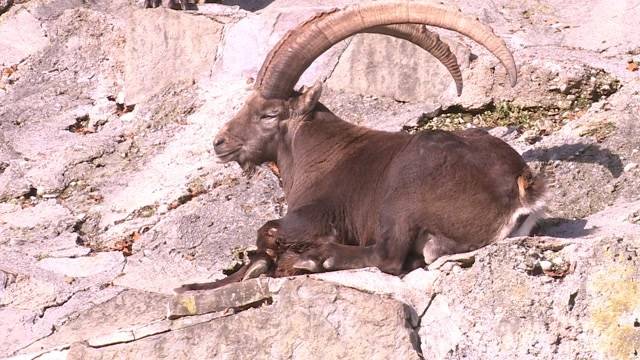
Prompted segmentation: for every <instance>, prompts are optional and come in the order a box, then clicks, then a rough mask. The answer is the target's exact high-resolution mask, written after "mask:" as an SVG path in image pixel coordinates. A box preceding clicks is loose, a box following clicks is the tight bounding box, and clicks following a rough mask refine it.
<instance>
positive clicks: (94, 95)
mask: <svg viewBox="0 0 640 360" xmlns="http://www.w3.org/2000/svg"><path fill="white" fill-rule="evenodd" d="M351 2H354V1H349V0H332V1H316V0H313V1H306V2H304V4H301V3H300V2H299V1H293V0H276V1H233V2H227V1H225V2H223V4H214V3H206V4H200V5H199V9H198V10H197V11H190V12H176V11H172V10H167V9H164V8H158V9H140V8H139V4H136V3H139V2H138V1H129V0H116V1H106V0H94V1H82V0H31V1H14V2H13V4H12V5H11V6H9V4H10V3H11V2H7V1H4V2H2V1H0V254H2V256H0V319H2V321H0V357H11V356H16V357H18V358H24V359H32V358H35V357H38V356H40V358H83V359H84V358H159V357H171V358H206V357H208V358H294V359H308V358H327V359H333V358H353V359H358V358H361V359H371V358H419V357H421V356H422V357H424V358H428V359H460V358H469V359H496V358H498V359H516V358H517V359H522V358H525V359H534V358H535V359H538V358H542V359H638V358H640V355H638V354H639V353H640V302H638V299H640V273H639V270H638V269H639V268H640V264H639V262H640V260H639V255H638V252H639V251H640V166H639V164H640V140H638V139H640V127H639V126H638V124H639V122H640V117H639V116H640V115H639V114H640V97H639V96H638V93H640V77H639V76H640V75H639V74H640V72H639V71H633V69H634V68H636V67H637V64H640V57H639V56H640V55H639V54H640V40H639V39H638V37H637V36H636V35H635V34H636V33H637V28H636V27H637V19H638V18H640V6H638V5H639V4H638V2H637V1H618V2H613V1H606V0H590V1H586V2H585V1H560V0H541V1H528V0H527V1H520V2H513V1H506V0H499V1H492V2H489V3H486V4H485V3H483V4H480V5H479V4H478V2H473V1H466V0H455V1H451V2H450V5H451V6H458V7H460V8H461V9H462V10H463V11H464V12H465V13H468V14H472V15H474V16H477V17H479V18H480V20H481V21H483V22H486V23H488V24H490V25H491V26H492V27H493V28H494V29H495V31H496V33H498V34H499V35H500V36H502V37H504V38H505V40H506V42H507V44H508V46H509V47H510V48H511V49H513V50H514V55H515V58H516V62H517V63H518V65H519V74H520V81H519V83H518V85H517V86H516V87H515V88H509V87H507V86H505V83H506V82H505V79H506V74H505V72H504V70H503V69H502V68H501V67H500V66H499V64H498V63H497V61H496V60H495V59H494V58H492V57H491V56H490V55H489V54H487V52H486V51H485V50H483V49H481V48H479V47H478V46H477V45H476V44H473V43H471V42H470V41H468V40H466V39H463V38H462V37H460V36H458V35H456V34H452V33H450V32H446V31H445V32H442V34H441V35H442V38H443V39H445V41H447V42H448V43H449V44H450V45H451V47H452V49H454V51H455V53H456V55H457V56H458V60H459V63H460V65H461V67H462V69H463V76H464V81H465V88H464V91H463V94H462V96H461V97H456V96H455V91H454V85H453V81H452V80H451V78H450V76H449V75H448V74H447V73H446V71H445V69H444V68H443V67H442V66H441V65H439V64H437V63H436V62H435V61H434V60H433V59H432V58H431V57H430V56H429V55H428V54H424V53H422V52H421V50H420V49H419V48H417V47H415V46H413V45H411V44H408V43H405V42H402V41H400V40H396V39H388V38H385V37H381V36H375V35H358V36H356V37H353V38H351V39H347V40H346V41H344V42H342V43H341V44H338V45H337V46H335V47H334V48H333V49H331V50H330V51H328V52H327V53H325V54H324V55H323V56H322V57H321V58H319V59H318V60H317V61H316V62H315V63H314V64H313V65H312V67H311V68H310V69H309V70H308V71H307V72H306V73H305V74H304V76H303V78H302V79H301V82H300V83H301V84H309V83H311V82H314V81H316V80H318V79H319V80H323V81H325V87H326V91H325V92H324V95H323V99H322V101H323V102H324V103H325V104H326V105H327V106H328V107H329V108H330V109H332V110H334V111H335V112H336V113H337V114H338V115H340V116H342V117H343V118H345V119H347V120H349V121H352V122H354V123H358V124H362V125H366V126H371V127H375V128H379V129H385V130H391V131H399V130H402V129H403V128H404V129H405V130H407V131H416V130H418V129H425V128H460V127H465V126H486V127H491V128H492V129H491V131H492V133H494V134H495V135H496V136H500V137H502V138H503V139H505V140H506V141H508V142H509V143H510V144H511V145H512V146H514V147H515V148H516V149H517V150H518V151H519V152H521V153H522V154H523V157H524V158H525V159H526V160H527V161H528V162H529V163H530V164H531V165H532V166H533V167H535V168H537V169H539V170H540V171H543V172H544V173H545V174H546V177H547V178H548V179H549V186H548V187H549V213H548V219H546V220H545V221H544V222H543V223H542V224H541V226H540V228H539V229H538V235H539V236H538V237H532V238H519V239H511V240H508V241H505V242H502V243H499V244H494V245H491V246H488V247H486V248H484V249H482V250H480V251H479V252H478V253H477V254H475V255H474V256H472V257H471V258H470V259H475V263H473V265H471V266H467V267H464V268H462V267H460V266H458V265H455V264H454V263H445V264H444V265H443V267H441V268H439V269H432V270H429V271H427V270H422V269H420V270H417V271H415V272H413V273H411V274H408V275H407V276H405V277H404V278H402V279H401V278H398V277H393V276H388V275H385V274H381V273H379V272H377V271H375V270H371V269H366V270H361V271H354V272H338V273H328V274H320V275H314V276H311V277H308V278H307V277H302V278H296V279H289V280H287V279H280V280H272V281H268V280H259V281H261V282H266V283H267V284H268V292H267V293H265V294H270V295H268V296H267V298H266V299H263V300H264V301H262V302H258V303H252V304H246V306H238V307H235V308H234V309H232V310H229V311H219V312H214V313H209V314H203V315H198V316H193V317H184V318H179V319H176V320H168V319H167V317H166V315H167V308H166V307H167V304H168V303H170V302H171V299H172V295H171V289H172V288H174V287H176V286H178V285H179V284H181V283H185V282H196V281H206V280H212V279H217V278H220V277H222V276H223V275H222V273H221V270H222V269H224V268H226V267H227V266H228V265H229V264H230V263H231V262H232V261H233V260H234V258H235V257H236V256H237V254H240V253H242V252H243V251H245V250H246V247H247V246H250V245H251V244H253V242H254V236H255V230H256V229H257V228H258V227H259V226H260V225H262V224H263V223H264V222H265V221H266V220H270V219H274V218H278V217H281V216H282V215H283V214H284V213H285V212H286V204H285V202H284V198H283V195H282V192H281V190H280V186H279V183H278V180H277V178H276V177H275V176H274V175H273V174H271V172H270V171H269V170H267V169H260V171H259V172H258V173H257V174H256V175H255V176H253V177H252V178H250V179H248V178H245V177H243V176H242V175H241V173H240V170H239V169H238V168H237V166H236V165H233V164H229V165H221V164H218V163H216V162H215V159H214V155H213V153H212V144H211V139H212V138H213V136H214V135H215V133H216V132H217V131H218V130H219V129H220V128H221V126H222V125H223V124H224V123H225V121H226V120H228V119H229V118H230V117H231V116H232V115H233V113H234V111H235V110H236V109H237V108H238V107H239V106H240V105H241V104H242V102H243V100H244V98H245V97H246V95H247V94H248V92H249V90H250V87H251V83H252V81H253V79H254V78H255V76H256V73H257V71H258V69H259V67H260V65H261V62H262V60H263V58H264V56H265V55H266V53H267V52H268V51H269V49H270V48H271V46H273V45H274V44H275V43H276V42H277V41H278V40H279V38H280V37H281V36H282V35H283V34H284V33H285V32H286V31H287V30H288V29H290V28H291V27H293V26H295V25H296V24H297V23H299V22H300V21H303V20H304V19H306V18H307V17H308V16H310V15H311V14H313V13H314V12H316V11H318V10H322V9H328V8H331V7H334V6H343V5H344V4H347V3H351ZM234 254H236V255H234ZM247 298H252V297H250V296H249V297H247Z"/></svg>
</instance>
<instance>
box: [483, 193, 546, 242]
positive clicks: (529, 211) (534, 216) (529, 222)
mask: <svg viewBox="0 0 640 360" xmlns="http://www.w3.org/2000/svg"><path fill="white" fill-rule="evenodd" d="M544 210H545V199H544V198H541V199H539V200H538V201H536V202H535V203H533V204H532V205H529V206H523V207H520V208H518V209H516V211H514V212H513V214H511V217H510V218H509V220H508V221H507V222H506V224H504V225H503V226H502V227H501V228H500V231H499V232H498V235H497V236H496V238H495V239H494V240H493V241H492V242H495V241H499V240H502V239H505V238H506V237H507V236H509V234H512V233H513V236H529V234H531V230H533V227H534V226H535V225H536V223H537V222H538V220H540V218H542V216H543V215H544ZM523 215H529V216H528V217H527V219H526V220H525V221H524V222H523V223H522V224H521V225H520V226H519V227H518V228H517V229H516V223H517V222H518V218H519V217H520V216H523Z"/></svg>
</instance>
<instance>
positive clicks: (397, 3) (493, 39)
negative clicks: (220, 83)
mask: <svg viewBox="0 0 640 360" xmlns="http://www.w3.org/2000/svg"><path fill="white" fill-rule="evenodd" d="M407 23H408V24H423V25H431V26H435V27H440V28H443V29H448V30H453V31H456V32H458V33H460V34H462V35H465V36H467V37H469V38H471V39H473V40H474V41H476V42H478V43H479V44H480V45H482V46H484V47H485V48H487V50H489V51H490V52H491V53H493V54H494V55H495V56H496V57H497V58H498V60H500V62H501V63H502V64H503V65H504V67H505V68H506V70H507V73H508V74H509V78H510V80H511V86H514V85H515V84H516V81H517V70H516V66H515V62H514V61H513V56H512V55H511V52H510V51H509V49H508V48H507V46H506V45H505V43H504V41H502V39H500V38H499V37H498V36H496V35H495V34H494V33H493V30H492V29H491V28H490V27H489V26H487V25H484V24H482V23H481V22H479V21H478V20H476V19H473V18H471V17H469V16H465V15H462V14H461V13H459V12H455V11H452V10H449V9H445V8H442V7H438V6H434V5H432V4H427V3H421V2H414V1H409V0H394V1H376V2H374V3H369V4H366V5H360V4H357V5H353V6H350V7H347V8H345V9H343V10H335V9H334V10H329V11H325V12H322V13H319V14H317V15H315V16H314V17H312V18H311V19H309V20H307V21H306V22H304V23H302V24H300V25H299V26H297V27H296V28H294V29H292V30H290V31H289V32H287V34H285V36H284V37H283V38H282V39H281V40H280V41H279V42H278V44H277V45H276V46H275V47H274V48H273V49H272V50H271V52H270V53H269V55H268V56H267V59H266V60H265V62H264V63H263V64H262V68H261V69H260V72H259V75H258V79H259V81H256V87H257V88H258V90H259V91H260V93H261V94H262V96H264V97H266V98H283V99H284V98H287V97H289V96H290V95H291V94H292V91H293V87H294V86H295V84H296V82H297V81H298V79H299V78H300V76H301V75H302V73H303V72H304V70H306V69H307V67H309V65H310V64H311V63H312V62H313V61H314V60H315V59H316V58H317V57H318V56H320V55H321V54H322V53H323V52H325V51H326V50H327V49H329V48H330V47H331V46H333V44H335V43H337V42H339V41H341V40H344V39H345V38H347V37H349V36H351V35H354V34H357V33H359V32H362V31H363V30H365V29H371V28H375V27H377V26H382V25H394V24H407Z"/></svg>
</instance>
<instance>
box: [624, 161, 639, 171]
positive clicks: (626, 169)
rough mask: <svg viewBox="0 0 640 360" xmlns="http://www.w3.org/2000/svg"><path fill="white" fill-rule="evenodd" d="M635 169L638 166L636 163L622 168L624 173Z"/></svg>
mask: <svg viewBox="0 0 640 360" xmlns="http://www.w3.org/2000/svg"><path fill="white" fill-rule="evenodd" d="M637 167H638V164H636V163H628V164H627V165H625V166H624V171H625V172H629V171H631V170H633V169H635V168H637Z"/></svg>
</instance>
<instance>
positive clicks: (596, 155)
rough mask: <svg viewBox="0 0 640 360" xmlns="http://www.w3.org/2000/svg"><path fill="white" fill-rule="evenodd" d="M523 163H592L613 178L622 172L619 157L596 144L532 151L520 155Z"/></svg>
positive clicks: (568, 145) (580, 144) (570, 145)
mask: <svg viewBox="0 0 640 360" xmlns="http://www.w3.org/2000/svg"><path fill="white" fill-rule="evenodd" d="M522 157H523V158H524V160H525V161H527V162H528V161H554V160H560V161H573V162H581V163H594V164H599V165H602V166H604V167H606V168H607V169H608V170H609V172H610V173H611V175H613V177H616V178H617V177H620V175H622V171H623V168H624V166H623V164H622V160H620V156H618V155H617V154H614V153H613V152H611V150H609V149H606V148H602V147H600V146H599V145H597V144H584V143H577V144H565V145H560V146H554V147H551V148H542V149H533V150H528V151H525V152H524V153H523V154H522Z"/></svg>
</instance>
